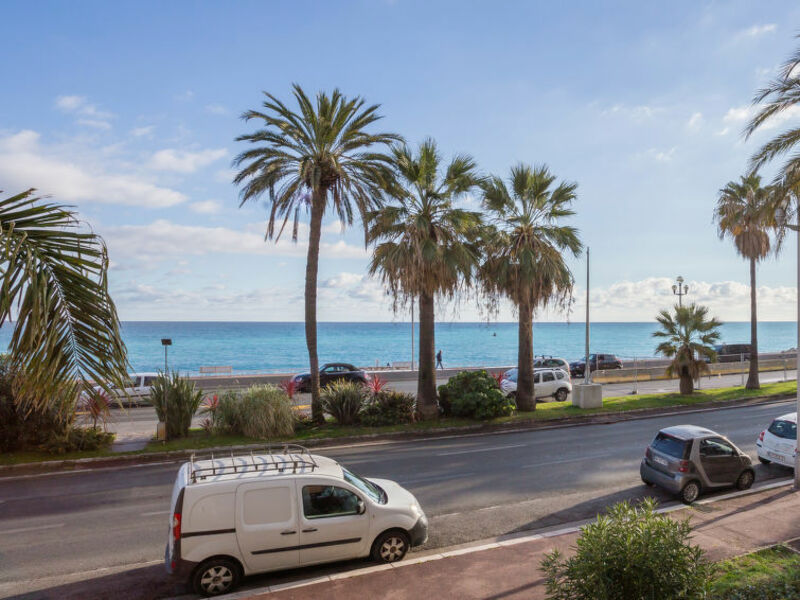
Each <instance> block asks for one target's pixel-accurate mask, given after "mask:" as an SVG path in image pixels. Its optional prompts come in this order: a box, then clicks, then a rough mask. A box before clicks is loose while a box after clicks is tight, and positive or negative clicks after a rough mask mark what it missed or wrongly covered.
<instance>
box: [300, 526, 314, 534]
mask: <svg viewBox="0 0 800 600" xmlns="http://www.w3.org/2000/svg"><path fill="white" fill-rule="evenodd" d="M316 530H317V529H316V527H312V528H311V529H303V533H311V532H312V531H316Z"/></svg>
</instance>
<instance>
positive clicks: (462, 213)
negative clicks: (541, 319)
mask: <svg viewBox="0 0 800 600" xmlns="http://www.w3.org/2000/svg"><path fill="white" fill-rule="evenodd" d="M393 155H394V163H395V168H396V172H397V179H398V186H397V188H396V189H395V190H394V192H393V195H394V197H395V198H396V200H397V202H398V203H397V204H393V205H387V206H385V207H383V208H382V209H381V210H379V211H374V212H373V213H371V214H370V218H369V232H368V235H367V239H368V241H369V242H373V243H375V244H376V246H375V250H374V253H373V255H372V260H371V261H370V265H369V272H370V274H373V275H374V274H377V273H379V274H380V277H381V280H382V281H383V282H384V284H385V285H387V286H388V288H389V291H390V293H391V294H392V296H393V297H394V299H395V308H396V307H397V305H398V303H400V304H405V303H406V302H407V301H408V300H409V299H411V298H419V377H418V382H417V406H418V409H419V411H420V412H421V413H422V414H423V415H424V416H426V417H432V416H435V415H437V414H438V406H437V402H436V369H435V363H434V353H435V337H434V301H435V298H436V296H440V297H445V298H453V297H454V296H455V295H456V294H457V293H458V292H459V291H460V290H461V289H463V288H464V287H465V286H468V285H469V283H470V280H471V277H472V274H473V271H474V269H475V267H476V266H477V264H478V260H479V255H480V247H479V244H478V240H477V229H478V227H479V226H480V223H481V216H480V214H479V213H477V212H473V211H469V210H464V209H461V208H457V207H455V206H454V202H455V201H456V200H457V199H458V198H459V197H460V196H462V195H464V194H466V193H467V192H469V190H470V189H472V188H473V187H475V185H476V184H477V183H478V181H479V178H478V176H477V174H476V166H475V161H474V160H473V159H472V158H471V157H469V156H466V155H457V156H455V157H454V158H453V159H452V161H450V164H449V165H447V167H446V168H445V169H444V170H442V166H443V165H442V157H441V155H440V154H439V152H438V151H437V148H436V143H435V142H434V141H433V140H431V139H427V140H425V141H424V142H422V144H420V146H419V149H418V151H417V153H416V154H413V153H412V151H411V150H410V149H409V148H408V147H407V146H405V145H396V146H395V147H394V148H393Z"/></svg>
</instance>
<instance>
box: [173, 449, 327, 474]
mask: <svg viewBox="0 0 800 600" xmlns="http://www.w3.org/2000/svg"><path fill="white" fill-rule="evenodd" d="M283 457H286V458H283ZM248 459H249V460H248ZM201 460H208V461H210V462H211V465H210V466H198V465H197V464H196V463H198V462H200V461H201ZM217 463H220V464H217ZM318 468H319V465H318V464H317V461H316V460H314V457H313V456H312V455H311V453H310V452H309V451H308V448H306V447H305V446H300V445H299V444H283V445H281V446H279V447H278V448H277V449H276V448H273V446H272V444H268V445H266V446H264V452H263V454H254V453H253V451H252V450H251V451H250V452H243V453H240V454H234V453H233V451H231V452H230V453H229V454H223V455H221V456H220V455H219V454H217V455H216V456H214V453H213V452H211V453H209V456H204V457H202V458H201V457H198V456H197V455H196V454H195V453H192V454H191V456H190V457H189V478H190V480H191V482H192V483H197V481H198V480H204V479H206V478H207V477H209V476H211V477H216V476H217V475H232V474H241V473H269V472H272V473H281V474H283V473H285V472H287V471H289V470H290V471H291V472H292V473H297V471H298V470H300V471H303V470H306V469H307V470H311V471H313V470H314V469H318Z"/></svg>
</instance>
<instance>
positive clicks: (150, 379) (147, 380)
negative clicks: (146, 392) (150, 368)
mask: <svg viewBox="0 0 800 600" xmlns="http://www.w3.org/2000/svg"><path fill="white" fill-rule="evenodd" d="M155 379H156V378H155V377H153V376H152V375H151V376H150V377H145V378H144V382H143V383H142V385H143V386H144V387H147V386H150V385H153V382H154V381H155Z"/></svg>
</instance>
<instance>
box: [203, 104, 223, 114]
mask: <svg viewBox="0 0 800 600" xmlns="http://www.w3.org/2000/svg"><path fill="white" fill-rule="evenodd" d="M206 112H207V113H209V114H211V115H227V114H228V109H227V108H225V107H224V106H222V105H221V104H206Z"/></svg>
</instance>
